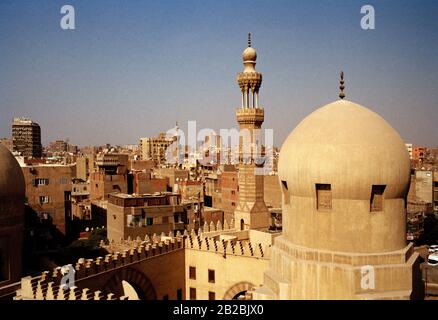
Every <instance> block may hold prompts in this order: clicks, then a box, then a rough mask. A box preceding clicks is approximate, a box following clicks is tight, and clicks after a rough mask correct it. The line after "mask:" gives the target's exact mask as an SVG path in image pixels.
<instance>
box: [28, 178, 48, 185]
mask: <svg viewBox="0 0 438 320" xmlns="http://www.w3.org/2000/svg"><path fill="white" fill-rule="evenodd" d="M32 185H33V186H47V185H49V179H42V178H39V179H32Z"/></svg>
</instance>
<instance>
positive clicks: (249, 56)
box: [242, 47, 257, 62]
mask: <svg viewBox="0 0 438 320" xmlns="http://www.w3.org/2000/svg"><path fill="white" fill-rule="evenodd" d="M242 58H243V62H246V61H256V60H257V52H256V51H255V49H254V48H253V47H248V48H246V49H245V50H243V53H242Z"/></svg>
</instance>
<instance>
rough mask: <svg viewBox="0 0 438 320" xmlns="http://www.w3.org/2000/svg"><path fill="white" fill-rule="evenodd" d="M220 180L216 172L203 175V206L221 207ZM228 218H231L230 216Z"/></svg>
mask: <svg viewBox="0 0 438 320" xmlns="http://www.w3.org/2000/svg"><path fill="white" fill-rule="evenodd" d="M220 182H221V179H220V175H219V174H217V173H210V174H209V175H208V176H207V177H205V193H204V204H205V206H207V207H213V208H222V191H221V190H222V189H221V183H220ZM229 219H231V217H230V218H229Z"/></svg>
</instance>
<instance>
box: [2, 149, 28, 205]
mask: <svg viewBox="0 0 438 320" xmlns="http://www.w3.org/2000/svg"><path fill="white" fill-rule="evenodd" d="M24 194H25V184H24V176H23V172H22V170H21V168H20V165H19V164H18V162H17V160H16V159H15V158H14V156H13V155H12V153H11V152H10V151H9V150H8V149H7V148H6V147H5V146H3V145H2V144H0V198H6V197H14V196H23V197H24Z"/></svg>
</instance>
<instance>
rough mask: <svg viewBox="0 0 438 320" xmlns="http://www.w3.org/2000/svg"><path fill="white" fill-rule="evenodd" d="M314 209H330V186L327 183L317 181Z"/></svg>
mask: <svg viewBox="0 0 438 320" xmlns="http://www.w3.org/2000/svg"><path fill="white" fill-rule="evenodd" d="M315 186H316V206H317V207H316V209H317V210H331V209H332V187H331V185H330V184H327V183H317V184H316V185H315Z"/></svg>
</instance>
